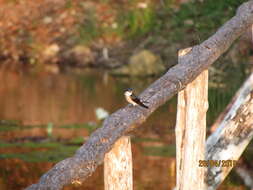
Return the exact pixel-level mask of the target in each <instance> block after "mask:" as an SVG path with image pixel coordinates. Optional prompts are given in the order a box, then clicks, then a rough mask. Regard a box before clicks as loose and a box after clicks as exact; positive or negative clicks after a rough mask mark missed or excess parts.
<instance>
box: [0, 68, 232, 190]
mask: <svg viewBox="0 0 253 190" xmlns="http://www.w3.org/2000/svg"><path fill="white" fill-rule="evenodd" d="M153 80H155V79H152V78H151V79H128V78H112V77H109V76H108V75H106V74H99V73H91V72H86V73H83V74H79V75H74V74H65V75H64V74H60V75H50V74H36V75H35V74H27V73H26V74H22V73H15V72H7V71H0V81H1V85H0V159H1V162H0V189H1V190H9V189H12V190H17V189H22V188H24V187H27V186H28V185H30V184H32V183H36V182H37V180H38V179H39V177H40V176H41V175H42V174H43V173H45V172H46V171H48V170H49V169H50V168H51V167H52V166H53V165H54V164H55V163H56V162H58V161H60V160H62V159H64V158H66V157H69V156H71V155H73V154H74V153H75V151H76V149H77V148H78V147H79V146H81V144H82V143H83V141H85V140H86V139H87V138H88V136H89V134H90V133H91V132H92V131H93V130H95V129H96V128H97V127H99V126H100V125H101V121H99V120H98V119H97V118H96V113H95V110H96V109H97V108H103V109H105V110H107V111H108V112H109V113H112V112H114V111H116V110H117V109H119V108H121V107H123V106H125V105H127V103H126V101H125V100H124V96H123V91H124V89H126V88H128V87H133V88H134V89H135V90H136V91H137V94H138V92H141V91H142V90H143V89H144V88H146V87H147V86H148V85H149V84H150V83H151V82H152V81H153ZM175 118H176V99H173V100H171V101H170V102H169V103H167V104H165V105H164V106H162V107H161V108H159V109H158V110H157V111H156V112H155V113H153V114H152V116H151V117H150V118H149V119H148V120H147V121H146V122H145V123H144V124H143V127H140V128H138V129H136V130H135V131H134V132H133V133H132V134H131V135H132V143H133V145H132V150H133V166H134V189H136V190H143V189H145V190H146V189H150V190H152V189H155V188H156V189H173V187H174V186H175V137H174V125H175ZM225 187H228V185H226V186H225ZM64 189H65V190H70V189H86V190H89V189H90V190H102V189H103V168H102V166H100V167H99V168H98V169H97V170H96V172H95V173H94V175H92V176H91V177H89V178H88V180H86V181H85V184H83V185H82V186H78V187H76V186H74V185H70V186H68V187H65V188H64Z"/></svg>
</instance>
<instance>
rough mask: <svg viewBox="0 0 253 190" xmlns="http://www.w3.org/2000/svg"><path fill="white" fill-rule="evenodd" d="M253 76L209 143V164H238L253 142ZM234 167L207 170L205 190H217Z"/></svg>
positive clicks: (207, 149) (207, 148)
mask: <svg viewBox="0 0 253 190" xmlns="http://www.w3.org/2000/svg"><path fill="white" fill-rule="evenodd" d="M252 92H253V74H251V76H250V77H249V78H248V79H247V81H246V82H245V84H244V85H243V86H242V88H241V89H240V90H239V91H238V93H237V96H238V97H237V98H236V100H235V101H234V103H233V105H232V107H231V109H230V111H229V112H228V113H227V116H226V117H225V119H224V120H223V121H222V122H221V123H220V126H219V127H218V128H217V130H216V131H215V132H214V133H213V134H212V135H211V136H210V137H209V138H208V139H207V143H206V160H238V158H239V157H240V155H241V154H242V152H243V150H244V149H245V147H246V146H247V145H248V143H249V142H250V140H251V139H252V138H253V96H252ZM231 169H232V167H208V170H207V172H206V179H205V183H206V188H207V189H209V190H213V189H216V188H217V186H218V185H219V184H220V183H221V182H222V181H223V180H224V178H225V177H226V175H227V174H228V173H229V172H230V170H231Z"/></svg>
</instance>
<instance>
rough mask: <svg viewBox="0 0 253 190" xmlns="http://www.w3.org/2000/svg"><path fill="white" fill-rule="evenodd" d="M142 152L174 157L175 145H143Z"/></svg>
mask: <svg viewBox="0 0 253 190" xmlns="http://www.w3.org/2000/svg"><path fill="white" fill-rule="evenodd" d="M144 154H145V155H148V156H163V157H168V156H169V157H175V156H176V146H175V145H168V146H160V147H144Z"/></svg>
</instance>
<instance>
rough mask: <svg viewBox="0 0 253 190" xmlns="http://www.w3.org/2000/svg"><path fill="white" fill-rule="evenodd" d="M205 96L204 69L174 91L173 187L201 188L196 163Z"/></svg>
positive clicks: (201, 153)
mask: <svg viewBox="0 0 253 190" xmlns="http://www.w3.org/2000/svg"><path fill="white" fill-rule="evenodd" d="M179 63H180V56H179ZM207 96H208V71H207V70H206V71H204V72H203V73H201V74H200V75H199V76H198V77H197V78H196V79H195V80H194V81H193V82H192V83H190V84H188V85H187V86H186V88H185V89H184V90H182V91H180V92H179V93H178V106H177V123H176V146H177V149H176V150H177V154H176V155H177V190H188V189H189V187H191V189H196V190H202V189H203V188H204V173H205V172H204V171H205V168H204V167H199V160H204V159H205V140H206V112H207V109H208V98H207Z"/></svg>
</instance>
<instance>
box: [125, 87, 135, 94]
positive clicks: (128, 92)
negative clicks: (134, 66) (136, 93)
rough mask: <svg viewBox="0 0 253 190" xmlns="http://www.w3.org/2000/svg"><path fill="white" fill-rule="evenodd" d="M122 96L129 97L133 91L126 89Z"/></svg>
mask: <svg viewBox="0 0 253 190" xmlns="http://www.w3.org/2000/svg"><path fill="white" fill-rule="evenodd" d="M124 94H125V96H131V95H132V94H133V89H132V88H128V89H126V91H125V93H124Z"/></svg>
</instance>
